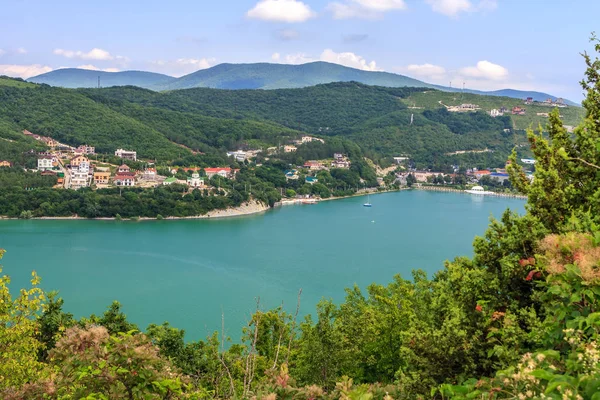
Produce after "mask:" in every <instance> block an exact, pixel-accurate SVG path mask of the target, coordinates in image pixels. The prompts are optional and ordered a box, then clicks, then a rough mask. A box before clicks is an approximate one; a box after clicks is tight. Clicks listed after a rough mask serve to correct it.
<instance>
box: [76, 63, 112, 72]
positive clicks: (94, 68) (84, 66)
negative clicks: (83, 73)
mask: <svg viewBox="0 0 600 400" xmlns="http://www.w3.org/2000/svg"><path fill="white" fill-rule="evenodd" d="M77 68H79V69H89V70H91V71H104V72H119V69H118V68H98V67H96V66H95V65H92V64H85V65H79V66H78V67H77Z"/></svg>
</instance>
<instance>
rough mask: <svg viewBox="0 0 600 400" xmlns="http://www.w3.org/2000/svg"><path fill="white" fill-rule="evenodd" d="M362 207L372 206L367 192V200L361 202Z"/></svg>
mask: <svg viewBox="0 0 600 400" xmlns="http://www.w3.org/2000/svg"><path fill="white" fill-rule="evenodd" d="M363 206H364V207H373V205H372V204H371V195H369V194H367V202H366V203H365V204H363Z"/></svg>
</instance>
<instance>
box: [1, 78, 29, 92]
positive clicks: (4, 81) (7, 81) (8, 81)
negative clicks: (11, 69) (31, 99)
mask: <svg viewBox="0 0 600 400" xmlns="http://www.w3.org/2000/svg"><path fill="white" fill-rule="evenodd" d="M0 86H6V87H16V88H21V89H23V88H31V89H32V88H36V87H37V85H34V84H33V83H29V82H25V81H20V80H17V79H12V78H6V77H3V76H0Z"/></svg>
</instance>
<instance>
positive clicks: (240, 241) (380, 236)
mask: <svg viewBox="0 0 600 400" xmlns="http://www.w3.org/2000/svg"><path fill="white" fill-rule="evenodd" d="M365 201H366V198H364V197H356V198H349V199H343V200H336V201H325V202H321V203H319V204H317V205H303V206H285V207H281V208H277V209H274V210H270V211H268V212H267V213H265V214H261V215H254V216H245V217H237V218H231V219H220V220H209V219H207V220H176V221H173V220H171V221H141V222H130V221H84V220H4V221H0V247H2V248H5V249H6V250H7V253H6V255H5V257H4V259H3V260H2V261H3V265H4V273H6V274H8V275H10V276H11V278H12V280H13V283H12V284H11V288H12V292H13V293H16V292H17V289H18V288H20V287H23V285H26V284H27V282H28V279H29V278H30V272H31V270H33V269H35V270H36V271H37V272H38V273H39V274H40V276H41V277H42V287H43V288H44V289H46V290H59V291H60V296H61V297H63V298H64V299H65V309H66V310H67V311H69V312H72V313H73V314H75V316H76V317H81V316H89V315H90V314H92V313H95V314H101V313H102V312H103V311H104V310H105V309H106V307H107V306H108V305H109V304H110V303H111V302H112V301H113V300H118V301H120V302H121V303H122V305H123V310H124V312H125V313H126V314H127V315H128V318H129V319H130V320H131V321H132V322H135V323H137V324H138V325H139V326H140V328H142V329H144V328H145V327H146V326H147V325H148V324H149V323H157V324H160V323H162V322H164V321H169V322H170V323H171V325H172V326H175V327H178V328H182V329H185V330H186V332H187V334H186V339H188V340H195V339H200V338H204V337H206V336H207V335H208V334H210V333H212V332H213V331H214V330H219V329H220V326H221V313H224V315H225V326H226V332H227V334H229V335H231V336H232V337H233V338H238V337H239V335H240V332H241V328H242V326H243V325H244V324H245V323H246V321H248V320H249V316H250V314H251V313H252V312H253V311H254V309H255V307H256V300H255V299H256V297H257V296H260V303H261V305H262V308H271V307H276V306H278V305H280V304H281V302H282V301H283V302H284V307H285V308H286V310H287V311H288V312H290V313H293V312H294V311H295V308H296V298H297V294H298V290H299V289H300V288H302V290H303V292H302V302H301V314H308V313H313V314H314V311H315V305H316V304H317V302H318V301H319V300H320V299H321V298H323V297H326V298H332V299H333V300H334V301H336V302H341V301H342V300H343V299H344V288H345V287H349V286H352V285H354V284H358V285H359V286H360V287H361V288H365V287H366V286H367V285H368V284H370V283H373V282H377V283H381V284H386V283H388V282H390V281H391V280H392V277H393V276H394V275H395V274H401V275H402V276H403V277H405V278H410V273H411V270H412V269H423V270H425V271H427V273H428V274H429V275H431V274H432V273H434V272H435V271H438V270H439V269H441V268H443V262H444V260H447V259H452V258H453V257H455V256H459V255H468V256H469V255H472V247H471V244H472V242H473V238H474V236H475V235H482V234H483V233H484V231H485V229H486V226H487V225H488V222H489V218H490V216H492V215H493V216H495V217H500V216H501V214H502V212H503V211H504V210H506V209H507V208H510V209H513V210H515V211H518V212H520V213H522V212H523V211H524V204H525V202H524V201H523V200H518V199H508V198H499V197H476V196H470V195H467V194H461V193H439V192H427V191H416V190H413V191H403V192H394V193H385V194H378V195H376V196H371V203H373V207H372V208H367V207H363V206H362V203H364V202H365Z"/></svg>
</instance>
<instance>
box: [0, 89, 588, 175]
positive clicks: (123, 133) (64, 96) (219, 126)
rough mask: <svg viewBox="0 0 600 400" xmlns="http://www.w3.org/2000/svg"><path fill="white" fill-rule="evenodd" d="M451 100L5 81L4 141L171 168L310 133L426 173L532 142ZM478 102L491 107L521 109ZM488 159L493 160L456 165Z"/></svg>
mask: <svg viewBox="0 0 600 400" xmlns="http://www.w3.org/2000/svg"><path fill="white" fill-rule="evenodd" d="M445 95H451V94H448V93H443V92H438V91H435V90H425V89H423V88H406V87H403V88H385V87H374V86H367V85H364V84H360V83H356V82H348V83H331V84H325V85H317V86H312V87H307V88H301V89H279V90H270V91H263V90H236V91H232V90H217V89H207V88H197V89H188V90H174V91H167V92H154V91H150V90H146V89H140V88H138V87H131V86H130V87H112V88H105V89H77V90H74V89H63V88H56V87H50V86H47V85H33V84H29V83H25V82H22V81H18V80H12V79H0V137H5V138H8V139H11V140H13V139H14V137H15V135H16V134H19V133H20V132H21V131H22V130H23V129H27V130H29V131H31V132H34V133H37V134H40V135H47V136H51V137H53V138H56V139H58V140H60V141H62V142H65V143H68V144H71V145H79V144H83V143H87V144H89V145H93V146H96V148H97V150H98V151H99V152H113V151H114V150H115V149H116V148H119V147H123V148H130V149H134V150H137V151H138V154H139V156H140V157H144V158H153V159H154V158H156V159H159V160H173V159H176V158H181V157H185V156H186V155H191V154H192V151H196V152H198V151H199V152H203V153H206V157H209V156H214V155H224V153H225V151H226V150H234V149H236V148H239V147H242V148H260V147H267V146H273V145H278V144H286V143H288V142H291V141H292V140H293V139H297V138H299V137H300V136H301V135H302V134H306V133H309V134H312V135H317V136H321V137H330V138H332V137H336V138H343V139H344V140H349V141H353V142H355V143H357V144H358V145H360V146H361V147H362V149H363V151H364V152H365V154H367V155H368V156H369V157H371V158H373V159H376V160H377V159H379V158H382V157H388V156H396V155H409V156H410V157H412V158H413V160H415V161H416V162H418V163H430V164H431V163H434V162H435V163H448V162H460V161H465V162H479V163H488V164H495V165H501V164H502V163H503V162H504V161H505V160H506V156H507V155H508V152H509V151H510V149H512V147H513V146H515V145H516V144H519V143H522V142H524V140H525V139H524V135H522V134H521V133H515V130H514V129H512V128H514V127H515V122H514V121H513V119H511V117H510V116H504V117H498V118H492V117H490V116H489V115H487V114H486V113H485V112H483V110H482V111H480V112H473V113H450V112H447V111H446V110H445V109H444V107H443V106H441V105H440V104H439V103H438V102H437V101H435V99H436V98H437V97H438V96H445ZM470 96H473V98H470V99H471V101H472V102H477V101H479V102H481V103H482V104H483V103H485V106H486V107H491V106H493V107H500V106H502V105H506V106H509V105H511V103H510V102H517V101H516V100H514V99H508V98H502V97H486V96H477V95H470ZM459 100H460V99H456V101H459ZM444 101H446V102H449V101H451V99H446V100H444ZM415 103H419V105H417V106H416V107H415V106H414V104H415ZM421 104H422V105H421ZM519 104H520V102H519ZM409 107H410V108H409ZM531 107H533V106H531ZM566 110H569V111H568V112H569V118H571V119H577V118H579V117H578V116H577V115H576V112H575V111H572V110H576V109H572V110H571V108H569V109H566ZM561 112H562V111H561ZM565 112H567V111H565ZM572 113H575V114H573V115H571V114H572ZM540 118H542V117H540ZM517 128H518V127H517ZM8 143H11V142H7V144H5V145H6V146H10V144H8ZM485 149H488V150H490V151H493V152H489V153H467V154H462V155H458V156H449V155H448V153H452V152H456V151H471V150H474V151H480V150H485ZM2 157H3V155H2V154H1V153H0V158H2Z"/></svg>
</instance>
